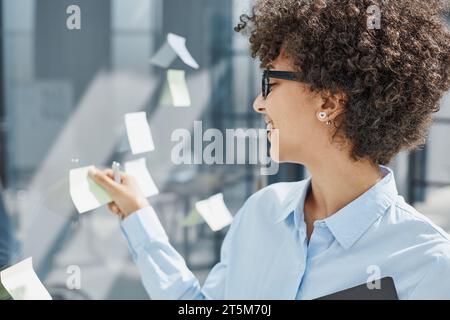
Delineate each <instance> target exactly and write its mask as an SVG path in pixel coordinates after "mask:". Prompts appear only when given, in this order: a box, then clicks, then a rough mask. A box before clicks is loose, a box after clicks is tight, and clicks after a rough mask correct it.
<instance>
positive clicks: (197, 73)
mask: <svg viewBox="0 0 450 320" xmlns="http://www.w3.org/2000/svg"><path fill="white" fill-rule="evenodd" d="M250 3H251V1H250V0H188V1H187V0H131V1H130V0H95V1H92V0H70V1H68V0H2V1H1V2H0V30H1V33H0V47H1V50H0V81H1V86H0V98H1V100H0V174H1V189H0V190H1V197H0V200H1V201H0V268H2V266H6V265H9V264H12V263H15V262H17V261H19V260H20V259H22V258H26V257H29V256H32V257H33V261H34V267H35V269H36V271H37V273H38V275H39V277H40V279H41V280H42V281H43V282H44V284H45V285H46V287H47V288H48V289H49V291H50V293H51V294H52V295H53V296H54V297H55V298H64V299H147V298H148V296H147V294H146V293H145V291H144V289H143V287H142V285H141V283H140V279H139V274H138V270H137V268H136V267H135V266H134V264H133V262H132V261H131V257H130V255H129V253H128V249H127V246H126V242H125V240H124V238H123V237H122V236H121V233H120V230H119V227H118V221H117V219H116V217H114V216H113V215H111V214H109V213H108V212H107V210H106V209H104V208H102V209H98V210H95V211H93V212H90V213H87V214H84V215H79V214H78V213H77V212H76V210H75V208H74V206H73V204H72V202H71V199H70V196H69V189H68V172H69V170H70V169H71V168H76V167H81V166H86V165H91V164H95V165H97V166H105V167H106V166H109V165H110V164H111V162H112V161H113V160H117V161H125V160H128V159H133V158H137V157H133V156H132V155H131V153H130V150H129V148H128V147H127V139H126V133H125V129H124V125H123V115H124V114H125V113H128V112H135V111H146V112H147V115H148V120H149V124H150V127H151V130H152V134H153V138H154V141H155V145H156V150H155V151H154V152H151V153H148V154H145V157H146V158H147V164H148V167H149V170H150V172H151V174H152V176H153V178H154V179H155V182H156V184H157V185H158V187H159V189H160V194H159V195H157V196H154V197H152V198H151V199H150V200H151V202H152V204H153V205H154V206H155V208H156V209H157V211H158V213H159V217H160V219H161V220H162V223H163V225H164V226H165V227H166V230H167V232H168V234H169V237H170V239H171V242H172V244H173V245H174V246H175V247H176V248H177V249H178V250H179V252H180V253H181V254H182V255H183V256H184V257H185V259H186V261H187V264H188V266H189V267H190V268H191V270H193V271H194V273H195V274H196V275H197V276H198V278H199V280H200V282H203V281H204V279H205V277H206V275H207V274H208V271H209V270H210V268H211V267H212V266H213V265H214V264H215V263H216V262H217V261H218V259H219V251H220V246H221V242H222V239H223V236H224V235H225V233H226V230H227V229H226V228H225V229H223V230H221V231H219V232H212V231H211V229H210V228H209V227H208V226H207V225H206V224H204V223H200V224H198V225H195V226H191V227H184V226H182V221H183V219H184V218H185V217H186V215H187V214H188V213H189V212H190V210H191V209H192V207H193V205H194V203H195V202H196V201H198V200H200V199H204V198H206V197H208V196H211V195H213V194H215V193H218V192H223V194H224V198H225V202H226V204H227V206H228V208H229V209H230V211H231V212H232V213H233V214H235V213H236V212H237V210H238V209H239V208H240V206H241V205H242V204H243V203H244V201H245V200H246V198H247V197H248V196H249V195H250V194H252V193H253V192H255V191H256V190H257V189H259V188H261V187H262V186H264V185H267V184H268V183H274V182H278V181H296V180H300V179H302V178H304V177H305V176H306V175H307V174H308V173H307V172H305V170H304V168H302V167H301V166H298V165H282V166H281V167H280V171H279V173H278V174H277V175H274V176H270V177H262V176H261V175H260V171H259V167H258V166H255V165H213V166H211V165H190V166H189V165H180V166H178V165H174V164H172V162H171V161H170V153H171V149H172V147H173V146H174V144H175V143H174V142H172V141H171V139H170V136H171V133H172V132H173V130H175V129H177V128H186V129H188V130H191V131H192V127H193V122H194V121H195V120H202V121H203V129H204V130H206V129H207V128H218V129H219V130H221V131H223V132H224V130H225V129H234V128H259V127H261V128H262V127H263V126H262V121H261V117H260V116H259V115H257V114H255V113H254V112H253V110H252V102H253V99H254V98H255V96H256V95H257V94H258V93H259V90H260V75H261V72H260V70H259V68H258V62H257V61H252V60H251V58H250V57H249V54H248V46H247V39H246V38H245V37H244V36H242V35H240V34H237V33H235V32H234V31H233V27H234V25H235V24H236V23H237V22H238V18H239V15H240V14H241V13H243V12H248V8H249V7H250ZM72 4H76V5H78V6H79V7H80V8H81V30H68V29H67V27H66V19H67V17H68V14H67V13H66V8H67V7H68V6H69V5H72ZM169 32H172V33H175V34H178V35H180V36H183V37H185V38H186V39H187V47H188V49H189V51H190V52H191V53H192V55H193V56H194V58H195V59H196V60H197V62H198V63H199V65H200V68H199V69H198V70H194V69H192V68H190V67H188V66H186V65H184V64H183V63H182V62H181V61H180V60H177V61H176V62H175V63H174V64H173V65H172V66H171V67H172V68H176V69H183V70H185V71H186V76H187V83H188V87H189V90H190V93H191V99H192V107H190V108H173V107H171V106H170V105H169V104H168V103H167V100H166V99H164V93H165V92H166V84H165V80H166V78H165V72H166V71H165V70H164V69H161V68H158V67H155V66H152V65H151V64H150V63H149V59H150V58H151V57H152V55H153V54H154V53H155V52H156V51H157V50H158V49H159V47H160V46H161V45H162V44H163V43H164V41H165V37H166V34H167V33H169ZM449 135H450V97H448V96H446V98H445V99H444V101H443V103H442V107H441V111H440V112H439V113H438V114H437V115H436V121H435V123H434V124H433V127H432V129H431V132H430V135H429V139H428V142H427V144H426V145H425V146H424V147H423V148H422V149H421V150H419V151H417V152H412V153H402V154H400V155H399V156H398V157H397V158H396V159H395V161H394V162H393V163H392V165H391V167H392V168H393V169H394V170H395V173H396V180H397V185H398V189H399V192H400V194H401V195H403V196H404V197H405V199H406V200H407V201H409V202H410V203H412V204H414V205H415V206H416V207H417V208H418V209H420V211H421V212H423V213H424V214H426V215H428V216H429V217H430V218H431V219H432V220H433V221H434V222H436V223H437V224H438V225H440V226H441V227H443V228H444V229H445V230H447V231H450V161H449V158H450V142H449V139H448V136H449ZM73 265H75V266H79V268H80V270H81V289H80V290H69V289H67V287H66V282H67V279H68V277H69V276H70V274H69V273H68V272H69V270H70V268H69V267H70V266H73ZM68 268H69V269H68Z"/></svg>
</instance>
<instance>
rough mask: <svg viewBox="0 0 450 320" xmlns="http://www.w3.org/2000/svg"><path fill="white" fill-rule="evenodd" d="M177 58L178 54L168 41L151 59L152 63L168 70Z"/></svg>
mask: <svg viewBox="0 0 450 320" xmlns="http://www.w3.org/2000/svg"><path fill="white" fill-rule="evenodd" d="M176 58H177V54H176V53H175V51H174V50H173V49H172V47H171V46H170V45H169V44H168V43H167V41H166V42H164V44H163V45H162V46H161V48H159V50H158V51H157V52H156V53H155V55H154V56H153V57H152V58H151V59H150V63H151V64H153V65H156V66H158V67H161V68H168V67H169V66H170V65H171V64H172V62H173V61H174V60H175V59H176Z"/></svg>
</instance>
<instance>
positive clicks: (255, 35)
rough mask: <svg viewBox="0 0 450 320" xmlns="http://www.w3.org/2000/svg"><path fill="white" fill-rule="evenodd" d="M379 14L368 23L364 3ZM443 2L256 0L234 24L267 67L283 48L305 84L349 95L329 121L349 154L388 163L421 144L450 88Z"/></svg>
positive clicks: (448, 39)
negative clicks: (341, 109) (376, 21)
mask: <svg viewBox="0 0 450 320" xmlns="http://www.w3.org/2000/svg"><path fill="white" fill-rule="evenodd" d="M372 5H376V6H377V7H378V8H379V9H380V13H381V25H380V28H376V27H375V28H370V26H369V25H368V20H369V21H371V20H370V19H371V17H373V15H372V12H371V11H370V10H371V8H369V7H370V6H372ZM448 10H449V2H448V1H444V0H426V1H425V0H257V2H256V4H255V5H254V7H253V9H252V13H251V14H250V15H246V14H244V15H242V16H241V17H240V23H239V24H238V25H237V26H236V27H235V30H236V31H237V32H241V31H248V33H249V35H250V37H249V42H250V48H251V54H252V57H253V58H256V57H258V58H259V59H260V60H261V67H262V68H267V67H270V64H271V62H273V61H274V60H275V59H276V58H277V57H278V55H279V54H280V52H281V48H283V49H284V52H285V54H286V56H287V57H288V58H290V59H291V60H292V62H293V65H294V67H295V69H297V71H302V72H303V75H304V76H303V80H304V81H305V83H307V84H308V85H309V86H310V88H311V90H314V91H317V92H321V93H322V92H328V93H329V94H335V93H336V92H338V91H341V92H344V93H345V94H346V96H347V97H348V101H347V103H346V104H345V107H344V112H343V113H342V114H341V116H339V117H338V118H337V119H335V123H334V125H335V128H336V130H335V134H334V135H333V139H334V138H335V136H336V134H338V133H339V135H338V136H341V137H344V138H347V140H346V141H350V142H351V145H352V150H351V157H352V158H353V159H354V160H358V159H360V158H368V159H370V160H372V161H373V163H375V164H383V165H386V164H389V163H390V162H391V160H392V158H393V157H394V156H395V155H396V154H397V153H398V152H400V151H401V150H414V149H417V148H418V147H420V146H421V145H423V144H425V142H426V139H427V136H428V130H429V126H430V124H431V122H432V118H433V117H432V114H433V113H435V112H437V111H439V103H440V100H441V98H442V96H443V94H444V93H445V92H446V91H447V90H449V88H450V32H449V29H448V25H447V24H446V22H445V19H444V15H445V14H446V13H448Z"/></svg>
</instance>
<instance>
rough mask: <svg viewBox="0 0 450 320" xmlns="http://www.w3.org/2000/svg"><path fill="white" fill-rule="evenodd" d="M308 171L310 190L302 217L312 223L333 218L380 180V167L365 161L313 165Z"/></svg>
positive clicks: (317, 163)
mask: <svg viewBox="0 0 450 320" xmlns="http://www.w3.org/2000/svg"><path fill="white" fill-rule="evenodd" d="M307 168H308V171H309V172H310V173H311V189H310V191H309V193H308V195H307V197H306V200H305V214H307V215H308V216H309V217H308V218H309V219H311V220H319V219H325V218H327V217H329V216H331V215H333V214H334V213H336V212H337V211H339V210H340V209H342V208H343V207H345V206H346V205H347V204H349V203H350V202H352V201H353V200H355V199H356V198H358V197H359V196H360V195H362V194H363V193H365V192H366V191H367V190H369V189H370V188H371V187H372V186H374V185H375V184H376V183H377V182H378V181H380V180H381V179H382V178H383V177H382V174H381V172H380V169H379V167H378V166H377V165H374V164H372V163H371V162H370V161H367V160H360V161H356V162H354V161H349V160H348V159H345V160H344V161H334V162H333V163H332V165H330V163H329V162H322V163H320V162H316V163H315V164H314V165H311V166H307ZM309 219H308V220H309Z"/></svg>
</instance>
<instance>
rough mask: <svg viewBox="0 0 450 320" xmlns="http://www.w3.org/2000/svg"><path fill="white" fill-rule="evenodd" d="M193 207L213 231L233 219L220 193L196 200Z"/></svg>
mask: <svg viewBox="0 0 450 320" xmlns="http://www.w3.org/2000/svg"><path fill="white" fill-rule="evenodd" d="M195 209H197V211H198V213H200V215H201V216H202V217H203V219H205V221H206V223H207V224H208V225H209V226H210V228H211V229H212V230H213V231H218V230H220V229H222V228H224V227H226V226H227V225H229V224H230V223H231V222H232V221H233V216H232V215H231V213H230V211H229V210H228V208H227V206H226V205H225V203H224V201H223V194H222V193H218V194H216V195H213V196H211V197H209V198H208V199H206V200H202V201H199V202H197V203H196V204H195Z"/></svg>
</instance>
